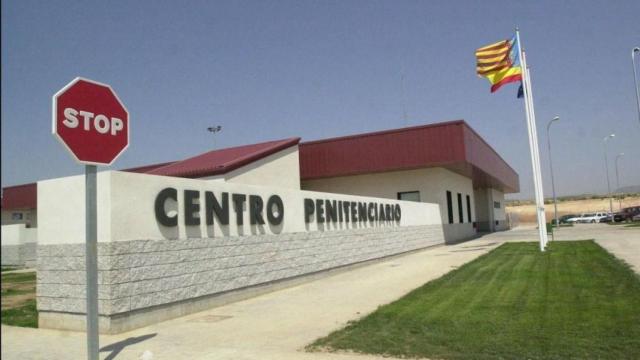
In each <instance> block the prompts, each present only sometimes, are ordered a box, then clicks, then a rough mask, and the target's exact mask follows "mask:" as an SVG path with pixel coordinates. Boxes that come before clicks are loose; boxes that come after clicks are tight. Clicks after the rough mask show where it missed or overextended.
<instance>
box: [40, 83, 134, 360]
mask: <svg viewBox="0 0 640 360" xmlns="http://www.w3.org/2000/svg"><path fill="white" fill-rule="evenodd" d="M52 118H53V128H52V133H53V135H54V136H55V137H56V138H57V139H58V140H60V142H61V143H62V144H63V145H64V146H65V147H66V148H67V150H68V151H69V152H70V153H71V155H72V156H73V157H74V158H75V159H76V161H77V162H79V163H81V164H84V165H85V236H86V249H85V256H86V286H87V291H86V296H87V309H86V312H87V358H88V359H89V360H98V356H99V352H100V343H99V335H98V334H99V326H98V324H99V323H98V319H99V317H98V221H97V214H98V203H97V198H98V195H97V194H98V189H97V165H111V164H112V163H113V162H114V161H115V159H116V158H117V157H118V156H119V155H120V154H122V152H123V151H124V150H125V149H126V148H127V147H128V146H129V112H128V111H127V109H126V108H125V107H124V105H123V104H122V102H121V101H120V99H118V96H117V95H116V93H115V92H114V91H113V89H111V87H110V86H109V85H105V84H101V83H98V82H95V81H92V80H88V79H83V78H79V77H78V78H75V79H74V80H73V81H71V82H70V83H69V84H67V85H66V86H65V87H63V88H62V89H61V90H60V91H58V92H57V93H56V94H55V95H54V96H53V116H52Z"/></svg>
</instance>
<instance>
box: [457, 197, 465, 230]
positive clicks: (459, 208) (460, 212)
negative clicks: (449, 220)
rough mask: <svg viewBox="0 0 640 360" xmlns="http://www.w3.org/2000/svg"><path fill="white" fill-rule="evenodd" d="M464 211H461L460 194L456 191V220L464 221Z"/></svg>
mask: <svg viewBox="0 0 640 360" xmlns="http://www.w3.org/2000/svg"><path fill="white" fill-rule="evenodd" d="M462 214H464V212H463V211H462V194H460V193H458V221H460V223H463V222H464V215H462Z"/></svg>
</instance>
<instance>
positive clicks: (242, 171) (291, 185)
mask: <svg viewBox="0 0 640 360" xmlns="http://www.w3.org/2000/svg"><path fill="white" fill-rule="evenodd" d="M202 179H204V180H222V179H224V180H225V181H228V182H232V183H238V184H247V185H258V186H275V187H284V188H288V189H296V190H298V189H300V160H299V157H298V145H295V146H291V147H288V148H286V149H284V150H281V151H278V152H277V153H274V154H271V155H269V156H267V157H264V158H262V159H260V160H257V161H254V162H252V163H250V164H248V165H245V166H243V167H240V168H238V169H235V170H233V171H230V172H229V173H227V174H224V175H216V176H210V177H206V178H202Z"/></svg>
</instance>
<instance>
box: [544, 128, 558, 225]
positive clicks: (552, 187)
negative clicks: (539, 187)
mask: <svg viewBox="0 0 640 360" xmlns="http://www.w3.org/2000/svg"><path fill="white" fill-rule="evenodd" d="M558 120H560V117H559V116H556V117H554V118H553V119H551V121H549V123H548V124H547V147H548V148H549V167H550V168H551V191H552V192H553V217H554V218H555V219H556V227H557V228H558V229H560V223H559V222H558V204H557V202H556V185H555V183H554V181H553V162H552V160H553V156H551V137H550V135H549V128H551V124H553V122H554V121H558Z"/></svg>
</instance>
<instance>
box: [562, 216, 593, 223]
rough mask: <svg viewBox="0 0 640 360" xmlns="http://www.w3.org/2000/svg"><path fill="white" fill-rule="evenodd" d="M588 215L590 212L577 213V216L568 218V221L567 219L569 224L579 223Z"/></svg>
mask: <svg viewBox="0 0 640 360" xmlns="http://www.w3.org/2000/svg"><path fill="white" fill-rule="evenodd" d="M587 215H589V214H582V215H576V216H574V217H572V218H568V219H567V220H566V221H567V224H576V223H579V222H581V221H580V219H582V218H583V217H585V216H587Z"/></svg>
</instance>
